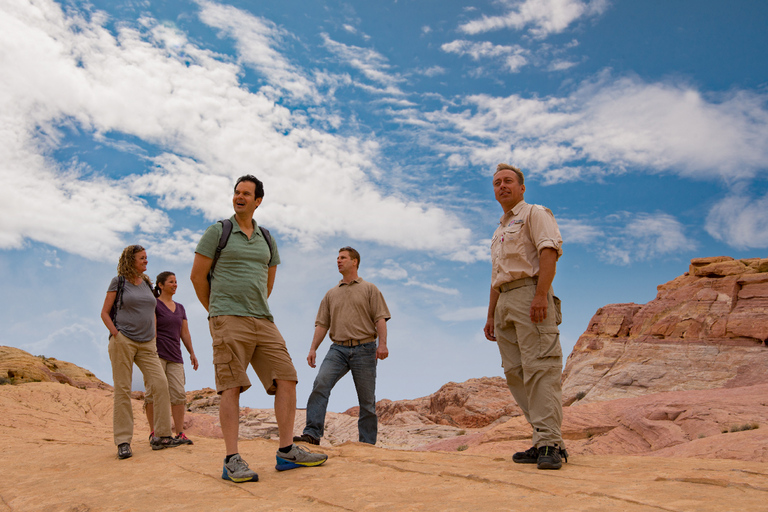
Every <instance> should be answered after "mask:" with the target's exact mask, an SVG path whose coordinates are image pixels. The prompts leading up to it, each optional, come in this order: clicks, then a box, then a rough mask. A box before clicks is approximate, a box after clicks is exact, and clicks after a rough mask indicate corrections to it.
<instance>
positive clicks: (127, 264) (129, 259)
mask: <svg viewBox="0 0 768 512" xmlns="http://www.w3.org/2000/svg"><path fill="white" fill-rule="evenodd" d="M145 250H146V249H144V248H143V247H142V246H140V245H129V246H128V247H126V248H125V249H123V253H122V254H121V255H120V260H119V261H118V262H117V275H119V276H123V277H124V278H125V279H126V280H127V281H133V280H134V279H136V278H137V277H141V278H142V279H143V280H145V281H146V282H147V283H148V284H149V287H150V288H151V287H152V280H151V279H149V276H148V275H146V274H142V273H140V272H139V271H138V270H136V254H137V253H140V252H141V251H145Z"/></svg>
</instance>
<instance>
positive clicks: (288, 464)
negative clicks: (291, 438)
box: [275, 444, 328, 471]
mask: <svg viewBox="0 0 768 512" xmlns="http://www.w3.org/2000/svg"><path fill="white" fill-rule="evenodd" d="M326 460H328V456H327V455H325V454H324V453H312V452H310V451H309V450H307V449H306V448H304V447H302V446H299V445H296V444H294V445H293V447H292V448H291V451H289V452H288V453H283V452H281V451H280V450H278V451H277V465H275V469H276V470H278V471H285V470H286V469H294V468H301V467H311V466H319V465H320V464H322V463H323V462H325V461H326Z"/></svg>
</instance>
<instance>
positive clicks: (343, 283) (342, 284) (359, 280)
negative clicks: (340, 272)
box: [339, 276, 363, 286]
mask: <svg viewBox="0 0 768 512" xmlns="http://www.w3.org/2000/svg"><path fill="white" fill-rule="evenodd" d="M362 282H363V278H362V277H360V276H357V279H355V280H354V281H352V282H351V283H349V284H350V285H351V284H352V283H358V284H360V283H362ZM345 284H347V283H345V282H344V280H343V279H341V280H339V286H344V285H345Z"/></svg>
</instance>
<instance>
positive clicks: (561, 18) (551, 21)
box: [459, 0, 608, 38]
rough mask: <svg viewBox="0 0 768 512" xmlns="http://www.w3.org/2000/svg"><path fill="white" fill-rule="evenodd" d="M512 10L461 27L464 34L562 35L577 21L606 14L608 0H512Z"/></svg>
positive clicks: (509, 2)
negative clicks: (509, 31) (503, 31)
mask: <svg viewBox="0 0 768 512" xmlns="http://www.w3.org/2000/svg"><path fill="white" fill-rule="evenodd" d="M504 3H507V4H509V7H510V10H509V11H508V12H507V13H505V14H503V15H501V16H485V15H484V16H482V17H481V18H479V19H475V20H472V21H469V22H467V23H464V24H463V25H461V26H460V27H459V30H461V31H462V32H464V33H467V34H479V33H482V32H490V31H493V30H501V29H514V30H523V29H525V28H528V31H529V33H530V34H531V35H532V36H534V37H537V38H544V37H547V36H548V35H550V34H558V33H560V32H563V31H564V30H565V29H567V28H568V27H569V26H570V25H571V24H573V23H574V22H576V21H578V20H580V19H582V18H588V17H593V16H598V15H600V14H602V13H603V12H604V11H605V10H606V9H607V7H608V1H607V0H592V1H591V2H590V1H582V0H525V1H508V2H504Z"/></svg>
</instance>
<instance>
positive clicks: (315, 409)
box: [304, 343, 350, 439]
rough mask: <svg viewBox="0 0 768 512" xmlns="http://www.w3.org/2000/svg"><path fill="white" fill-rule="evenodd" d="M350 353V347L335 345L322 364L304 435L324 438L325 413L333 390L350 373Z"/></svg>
mask: <svg viewBox="0 0 768 512" xmlns="http://www.w3.org/2000/svg"><path fill="white" fill-rule="evenodd" d="M349 351H350V347H342V346H340V345H336V344H335V343H333V344H331V347H330V348H329V349H328V353H327V354H326V355H325V359H323V362H322V364H320V369H319V370H318V372H317V376H316V377H315V382H314V384H313V385H312V392H311V393H310V394H309V398H308V399H307V424H306V426H305V427H304V433H305V434H307V435H309V436H312V437H314V438H315V439H320V438H322V437H323V433H324V432H325V413H326V410H327V408H328V399H329V398H330V396H331V390H332V389H333V387H334V386H335V385H336V383H337V382H339V379H341V378H342V377H343V376H344V375H346V374H347V372H348V371H349V362H348V360H347V358H348V353H349Z"/></svg>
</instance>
